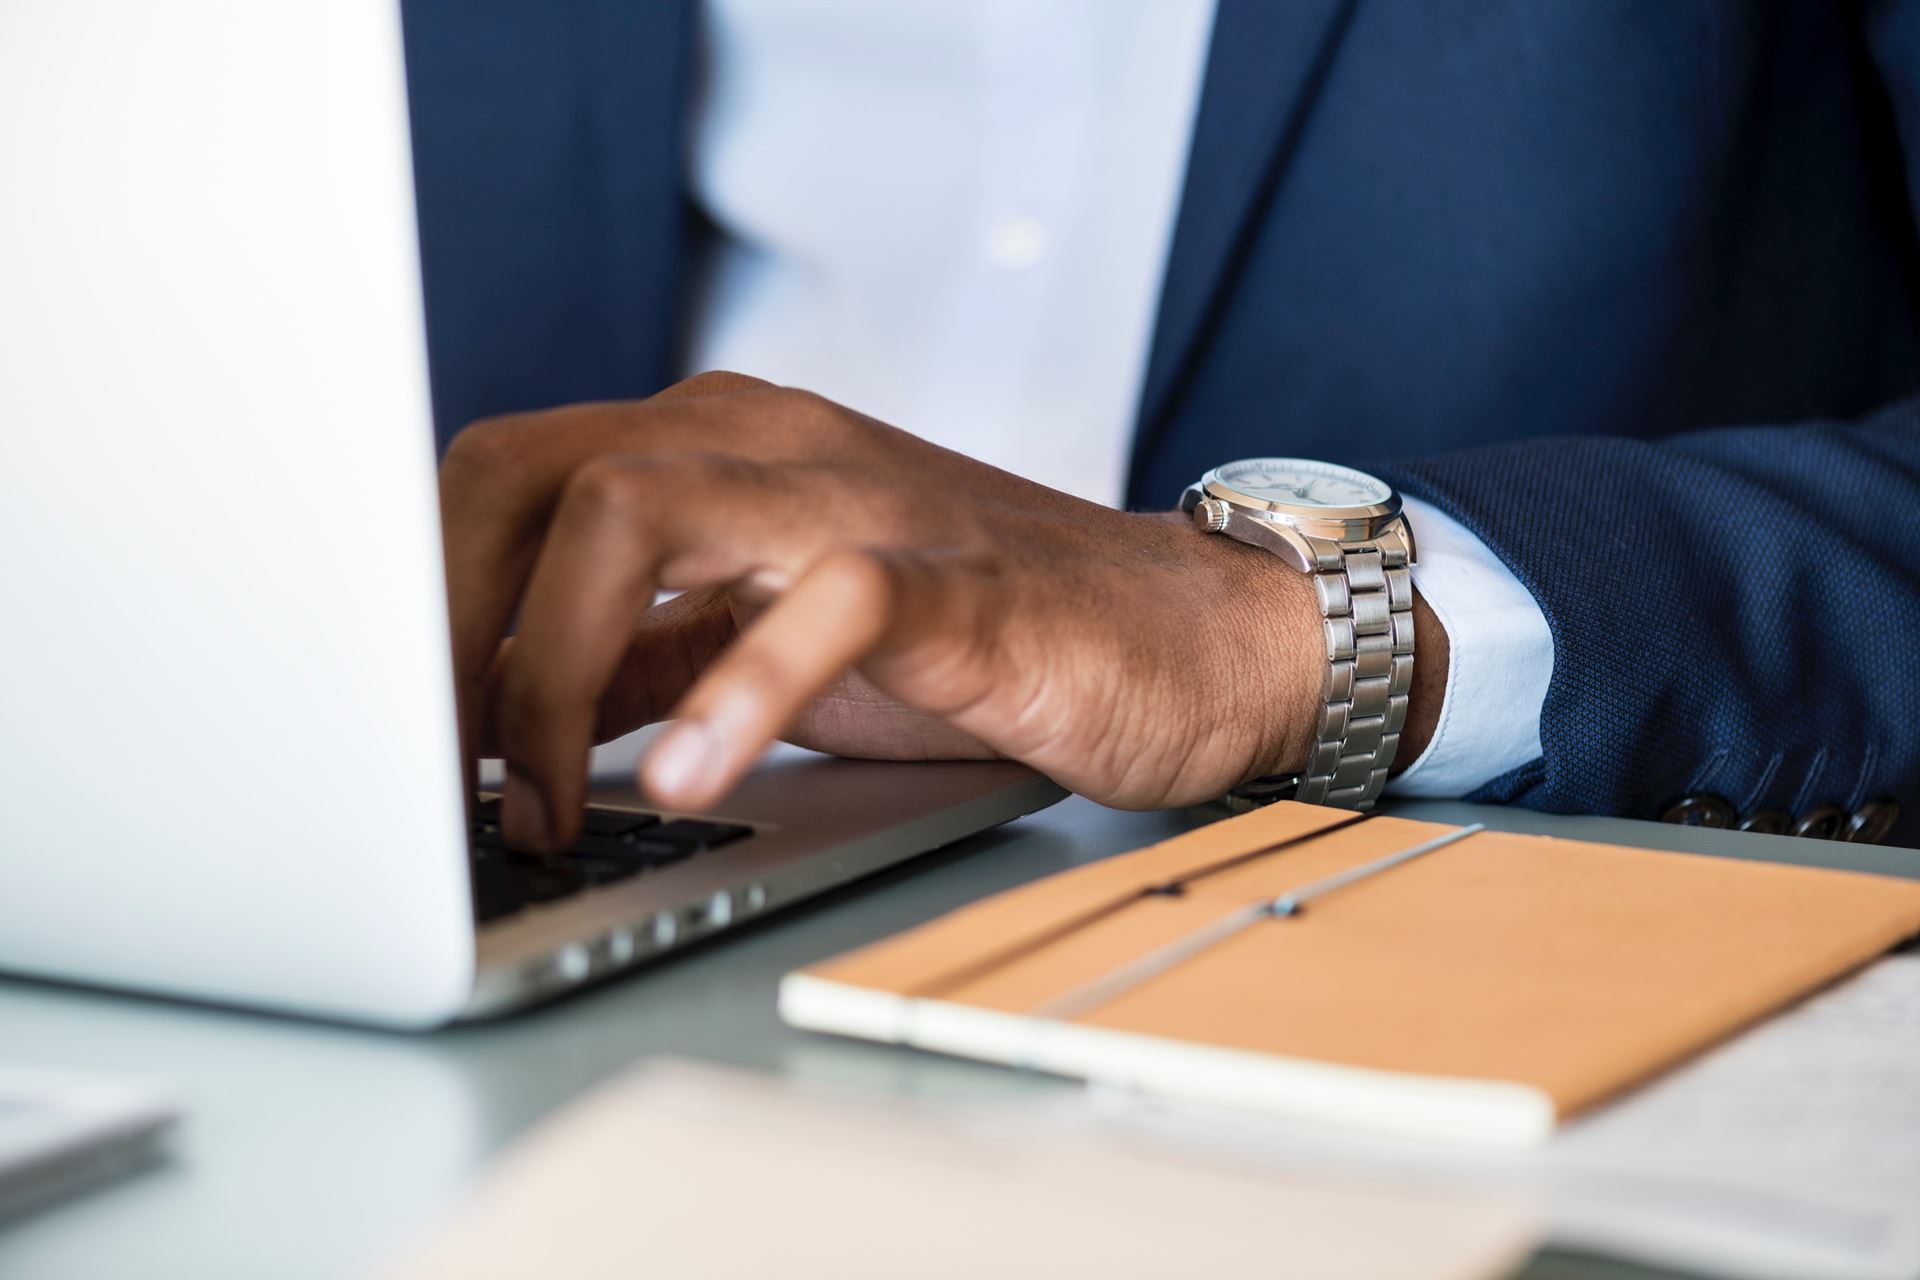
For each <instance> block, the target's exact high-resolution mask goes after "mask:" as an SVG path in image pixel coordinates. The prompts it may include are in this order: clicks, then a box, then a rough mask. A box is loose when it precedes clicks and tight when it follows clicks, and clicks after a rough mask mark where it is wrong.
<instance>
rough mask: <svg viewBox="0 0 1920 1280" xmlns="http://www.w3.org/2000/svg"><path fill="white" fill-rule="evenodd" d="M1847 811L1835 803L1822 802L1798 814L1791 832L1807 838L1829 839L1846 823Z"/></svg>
mask: <svg viewBox="0 0 1920 1280" xmlns="http://www.w3.org/2000/svg"><path fill="white" fill-rule="evenodd" d="M1846 821H1847V811H1846V810H1845V809H1842V808H1841V807H1840V806H1839V805H1837V804H1823V805H1821V806H1819V807H1818V808H1815V809H1809V810H1807V811H1806V812H1805V813H1803V814H1801V815H1800V821H1798V822H1796V823H1794V824H1793V831H1792V832H1791V834H1793V835H1796V836H1801V837H1803V838H1805V839H1808V840H1831V839H1833V838H1834V837H1835V836H1837V835H1839V834H1840V828H1841V827H1843V826H1845V825H1846Z"/></svg>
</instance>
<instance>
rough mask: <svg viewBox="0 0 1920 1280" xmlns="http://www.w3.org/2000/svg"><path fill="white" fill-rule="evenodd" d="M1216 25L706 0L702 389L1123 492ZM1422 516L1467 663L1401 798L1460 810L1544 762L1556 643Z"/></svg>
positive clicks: (1455, 643)
mask: <svg viewBox="0 0 1920 1280" xmlns="http://www.w3.org/2000/svg"><path fill="white" fill-rule="evenodd" d="M1212 19H1213V0H912V2H910V3H903V2H902V0H809V3H806V4H794V3H792V0H707V3H706V5H705V7H704V56H705V70H704V82H703V85H702V89H701V93H700V99H699V102H698V104H697V107H696V112H695V119H694V132H693V146H692V167H693V173H692V181H693V188H694V194H695V198H696V199H697V200H698V202H699V203H700V205H701V206H702V208H703V209H704V211H705V212H706V214H707V215H708V217H710V218H711V219H712V220H713V222H714V223H715V225H716V226H717V227H718V228H719V230H720V236H719V238H718V243H717V244H716V245H715V247H714V249H713V252H712V255H711V257H710V259H709V260H708V261H707V262H706V263H705V264H703V265H704V276H703V278H702V281H701V288H700V290H699V297H698V302H697V306H696V311H695V315H694V324H693V332H692V342H691V345H690V351H689V372H692V371H695V370H700V369H735V370H739V371H740V372H743V373H751V374H754V375H756V376H758V377H762V378H768V379H771V380H773V381H775V382H780V383H786V384H790V385H796V386H804V387H807V388H809V389H811V390H814V391H818V392H820V393H821V394H823V395H826V396H829V397H831V398H832V399H835V400H838V401H840V402H842V403H844V404H848V405H851V406H853V407H854V408H857V409H859V410H860V411H862V412H864V413H868V414H871V415H873V416H874V417H877V418H881V419H883V420H885V421H887V422H891V423H894V424H895V425H897V426H901V427H904V428H906V429H907V430H909V431H912V432H914V433H915V434H916V435H920V436H924V437H926V438H927V439H930V440H934V441H936V442H938V443H940V444H942V445H945V446H947V447H949V448H952V449H956V450H959V451H960V452H963V453H967V454H970V455H971V456H973V457H976V458H980V459H982V460H983V461H986V462H990V463H992V464H993V465H995V466H998V467H1003V468H1005V469H1007V470H1009V471H1014V472H1018V473H1020V474H1021V475H1025V476H1027V477H1029V478H1031V479H1034V480H1037V481H1039V482H1041V483H1042V484H1046V485H1050V486H1052V487H1053V488H1056V489H1061V490H1064V491H1066V492H1068V493H1073V494H1078V495H1079V496H1081V497H1083V498H1088V499H1092V500H1094V501H1097V502H1103V503H1109V504H1112V503H1116V502H1118V501H1119V500H1120V499H1121V496H1122V493H1123V491H1124V487H1125V481H1126V472H1127V460H1128V457H1129V454H1130V452H1131V444H1132V436H1133V426H1134V413H1135V410H1136V407H1137V401H1138V399H1139V394H1140V384H1141V380H1142V378H1143V377H1144V376H1145V370H1146V363H1147V354H1148V348H1149V345H1150V343H1151V341H1152V336H1153V322H1154V314H1155V311H1156V308H1157V306H1158V302H1159V294H1160V276H1161V271H1162V269H1163V267H1164V266H1165V263H1166V257H1167V250H1168V247H1169V244H1170V242H1171V239H1172V234H1173V225H1174V219H1175V215H1176V213H1177V211H1178V203H1179V193H1180V189H1181V186H1182V182H1183V178H1184V174H1185V168H1186V159H1187V146H1188V140H1189V137H1190V135H1191V133H1192V129H1193V120H1194V115H1195V110H1196V107H1197V105H1198V100H1199V93H1200V85H1201V81H1202V76H1203V73H1204V69H1205V63H1206V49H1207V39H1208V35H1209V33H1210V29H1211V26H1212ZM1274 451H1275V452H1276V453H1284V452H1285V451H1286V450H1285V443H1284V441H1276V442H1275V450H1274ZM1220 461H1222V462H1227V461H1231V459H1226V458H1222V459H1220ZM1174 496H1175V495H1172V494H1169V495H1167V497H1168V501H1169V502H1171V501H1172V499H1173V497H1174ZM1407 508H1408V518H1409V520H1410V522H1411V523H1412V525H1413V528H1414V531H1415V535H1416V538H1417V540H1418V543H1419V550H1420V562H1419V564H1418V565H1417V566H1416V567H1415V570H1414V575H1415V581H1416V582H1417V583H1418V585H1419V587H1420V590H1421V593H1422V595H1423V596H1424V597H1425V599H1426V600H1427V602H1428V603H1429V605H1431V606H1432V608H1433V610H1434V613H1435V614H1436V615H1437V616H1438V617H1439V618H1440V620H1441V623H1442V625H1443V626H1445V628H1446V630H1447V635H1448V639H1449V642H1450V644H1451V647H1452V664H1451V669H1450V671H1449V673H1448V679H1447V697H1446V701H1445V704H1444V707H1443V709H1442V715H1441V723H1440V728H1439V731H1438V732H1437V733H1436V734H1435V736H1434V739H1433V742H1432V743H1431V745H1430V746H1429V747H1428V748H1427V750H1426V751H1425V752H1424V753H1423V754H1422V756H1421V758H1420V759H1419V760H1417V761H1415V762H1414V763H1413V765H1412V766H1411V767H1409V768H1408V769H1407V770H1406V771H1405V772H1404V773H1402V774H1401V775H1400V777H1398V778H1397V779H1395V781H1394V783H1393V787H1392V789H1393V790H1394V791H1395V792H1396V793H1399V794H1405V795H1431V796H1454V795H1460V794H1463V793H1464V792H1466V791H1469V790H1471V789H1472V788H1473V787H1475V786H1477V785H1479V784H1480V783H1482V782H1484V781H1486V780H1488V779H1490V778H1493V777H1495V776H1497V775H1499V774H1500V773H1503V772H1505V771H1506V770H1508V769H1511V768H1513V767H1515V766H1518V765H1521V764H1524V763H1526V762H1527V761H1529V760H1531V759H1533V758H1535V757H1536V756H1538V755H1539V754H1540V733H1539V720H1540V707H1541V705H1542V703H1543V701H1544V700H1545V696H1546V684H1547V677H1548V675H1549V674H1550V672H1551V670H1552V664H1553V642H1552V638H1551V636H1550V635H1549V634H1548V631H1547V626H1546V622H1545V620H1544V619H1543V618H1542V616H1541V614H1540V610H1539V607H1538V606H1537V605H1536V604H1535V603H1534V601H1533V598H1532V596H1531V595H1530V594H1529V593H1528V592H1527V591H1526V589H1525V588H1524V587H1522V586H1521V585H1520V583H1519V581H1518V580H1517V579H1515V578H1514V576H1513V574H1512V573H1511V572H1509V571H1508V570H1507V568H1506V567H1505V566H1504V565H1503V564H1501V562H1500V561H1499V560H1498V559H1496V558H1495V557H1494V556H1493V555H1492V554H1491V553H1490V552H1488V551H1487V549H1486V548H1485V547H1484V546H1482V545H1481V544H1480V542H1479V541H1478V539H1476V538H1475V537H1474V536H1473V535H1472V534H1470V533H1468V532H1467V531H1466V530H1465V529H1463V528H1462V527H1461V526H1460V525H1459V524H1457V523H1456V522H1454V521H1452V520H1450V519H1448V518H1446V517H1445V516H1443V515H1441V514H1440V513H1439V512H1437V511H1434V510H1432V509H1431V508H1429V507H1427V506H1425V505H1424V504H1421V503H1418V502H1413V501H1409V502H1408V504H1407ZM1416 661H1417V658H1416Z"/></svg>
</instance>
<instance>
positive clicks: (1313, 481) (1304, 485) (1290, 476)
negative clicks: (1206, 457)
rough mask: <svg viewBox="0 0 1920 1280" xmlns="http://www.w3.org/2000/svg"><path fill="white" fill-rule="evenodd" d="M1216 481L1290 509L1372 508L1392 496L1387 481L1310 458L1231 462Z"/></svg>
mask: <svg viewBox="0 0 1920 1280" xmlns="http://www.w3.org/2000/svg"><path fill="white" fill-rule="evenodd" d="M1214 479H1215V480H1216V481H1217V482H1218V483H1220V484H1221V485H1223V486H1225V487H1226V488H1228V489H1231V490H1232V491H1233V492H1234V493H1237V494H1240V495H1242V496H1244V497H1247V498H1251V499H1253V500H1254V501H1256V502H1280V503H1285V504H1286V505H1287V506H1290V507H1373V506H1378V505H1380V504H1381V503H1383V502H1385V501H1387V500H1388V499H1389V498H1391V497H1392V496H1393V490H1392V489H1391V488H1390V487H1389V486H1388V485H1387V482H1386V481H1384V480H1376V479H1374V478H1373V477H1372V476H1370V475H1368V474H1366V473H1365V472H1364V471H1355V470H1354V469H1353V468H1352V467H1338V466H1335V465H1334V464H1333V463H1331V462H1314V461H1312V460H1311V459H1307V458H1248V459H1246V460H1245V461H1244V462H1230V463H1228V464H1227V465H1226V466H1224V467H1221V468H1220V469H1219V470H1218V471H1216V472H1214Z"/></svg>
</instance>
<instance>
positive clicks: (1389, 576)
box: [1226, 542, 1413, 810]
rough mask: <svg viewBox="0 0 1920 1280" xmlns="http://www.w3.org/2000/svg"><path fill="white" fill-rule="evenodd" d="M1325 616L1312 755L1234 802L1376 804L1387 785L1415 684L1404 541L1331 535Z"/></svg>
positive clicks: (1320, 589) (1232, 794)
mask: <svg viewBox="0 0 1920 1280" xmlns="http://www.w3.org/2000/svg"><path fill="white" fill-rule="evenodd" d="M1313 586H1314V593H1315V595H1316V596H1317V597H1318V599H1319V601H1320V612H1321V614H1322V615H1323V617H1324V618H1325V624H1324V625H1325V629H1326V639H1327V676H1326V684H1325V686H1324V688H1323V690H1322V695H1323V697H1322V706H1321V709H1320V723H1319V725H1318V726H1317V730H1316V732H1315V734H1314V744H1313V748H1312V754H1311V755H1310V756H1309V758H1308V761H1307V767H1306V769H1305V770H1303V771H1302V772H1300V773H1287V774H1270V775H1268V776H1266V777H1263V778H1255V779H1253V780H1252V781H1251V782H1245V783H1242V784H1241V785H1239V786H1237V787H1235V788H1234V789H1233V790H1232V791H1229V792H1228V793H1227V796H1226V802H1227V805H1228V807H1229V808H1232V809H1235V810H1245V809H1253V808H1258V807H1259V806H1261V805H1263V804H1271V803H1272V802H1273V801H1275V800H1302V801H1305V802H1307V803H1309V804H1324V805H1333V806H1335V807H1338V808H1343V809H1370V808H1372V807H1373V802H1374V801H1375V800H1376V799H1377V798H1379V795H1380V791H1381V788H1383V787H1385V786H1386V785H1387V770H1388V769H1390V768H1391V767H1392V765H1393V757H1394V753H1395V751H1396V750H1398V748H1399V746H1400V730H1401V727H1402V726H1403V725H1405V724H1406V721H1407V698H1408V694H1409V692H1410V690H1411V689H1412V687H1413V575H1412V570H1410V569H1409V568H1408V567H1407V551H1406V548H1405V546H1404V545H1394V544H1393V543H1391V542H1390V543H1388V544H1386V545H1384V546H1382V545H1376V544H1371V543H1369V544H1366V545H1364V546H1362V547H1357V548H1352V549H1348V548H1342V547H1340V546H1339V545H1338V544H1337V543H1329V544H1327V547H1326V549H1325V550H1323V551H1322V553H1321V555H1320V559H1319V563H1318V565H1317V567H1316V570H1315V572H1314V574H1313Z"/></svg>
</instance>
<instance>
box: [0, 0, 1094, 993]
mask: <svg viewBox="0 0 1920 1280" xmlns="http://www.w3.org/2000/svg"><path fill="white" fill-rule="evenodd" d="M0 175H4V178H0V181H4V183H5V186H6V197H5V199H3V200H0V388H4V398H5V408H4V411H3V412H0V971H6V972H11V973H16V974H27V975H37V976H41V977H47V978H54V979H62V980H68V981H73V982H79V983H87V984H97V985H102V986H109V987H116V988H125V989H132V990H139V991H145V992H155V993H162V994H166V995H171V996H181V997H188V998H193V999H200V1000H209V1001H217V1002H224V1003H233V1004H240V1005H249V1006H256V1007H260V1008H266V1009H273V1010H278V1011H285V1012H292V1013H298V1014H306V1015H314V1016H320V1017H326V1018H335V1019H346V1020H352V1021H359V1022H366V1023H372V1024H379V1025H385V1026H392V1027H407V1028H424V1027H431V1026H436V1025H439V1024H443V1023H446V1022H449V1021H453V1020H457V1019H462V1018H471V1017H481V1016H487V1015H491V1014H497V1013H500V1012H503V1011H506V1010H509V1009H514V1008H517V1007H520V1006H524V1005H527V1004H529V1003H532V1002H535V1001H538V1000H541V999H545V998H547V997H550V996H553V995H555V994H558V993H561V992H564V991H570V990H573V989H576V988H578V987H580V986H581V985H583V984H585V983H590V982H593V981H595V980H597V979H600V978H602V977H605V976H607V975H609V974H612V973H615V972H617V971H619V970H622V969H625V968H627V967H629V966H633V965H636V964H640V963H642V962H645V961H647V960H650V959H652V958H654V957H657V956H660V955H662V954H663V953H669V952H672V951H674V950H676V949H678V948H682V947H685V946H687V945H689V944H690V943H694V942H698V941H700V940H702V939H705V938H709V937H712V936H713V935H716V934H720V933H724V932H725V931H727V930H731V929H737V928H739V927H741V926H742V925H744V924H747V923H749V922H751V921H753V920H755V919H757V918H760V917H762V916H764V915H766V914H767V913H769V912H772V911H777V910H779V909H781V908H783V907H786V906H790V905H792V904H793V903H796V902H799V901H801V900H803V899H805V898H807V897H809V896H812V895H814V894H818V893H820V892H822V891H824V890H827V889H831V888H834V887H835V886H838V885H841V884H844V883H846V882H848V881H850V880H854V879H856V878H858V877H860V876H863V875H867V874H869V873H871V872H874V871H876V870H879V869H881V868H883V867H887V866H890V865H892V864H895V863H898V862H900V861H902V860H904V859H907V858H910V857H913V856H915V855H917V854H920V853H923V852H925V851H927V850H930V849H933V848H935V847H936V846H939V845H943V844H947V843H949V842H951V841H954V840H957V839H959V838H961V837H964V836H966V835H969V834H971V833H974V832H977V831H980V830H983V829H985V828H988V827H991V826H994V825H996V824H998V823H1002V822H1006V821H1008V820H1009V819H1012V818H1015V817H1018V816H1020V815H1022V814H1026V813H1030V812H1032V811H1034V810H1036V809H1039V808H1041V807H1043V806H1045V805H1047V804H1049V803H1051V802H1053V801H1054V800H1056V799H1057V798H1059V797H1060V795H1061V794H1062V793H1061V791H1060V790H1059V788H1057V787H1055V786H1054V785H1053V784H1052V783H1050V782H1048V781H1047V780H1045V779H1044V778H1041V777H1039V776H1038V775H1035V774H1033V773H1031V772H1030V771H1028V770H1026V769H1024V768H1021V767H1019V766H1017V765H1014V764H1010V763H993V762H983V763H959V762H956V763H950V764H938V763H936V764H924V765H921V764H882V763H874V762H855V761H838V760H830V759H826V758H823V757H818V756H813V755H811V754H809V753H805V752H799V751H795V750H786V751H780V752H776V753H775V754H774V756H773V757H771V758H770V759H769V760H768V761H767V762H766V763H765V764H764V765H763V766H762V767H761V768H760V769H759V770H758V771H757V772H756V773H755V774H754V775H752V776H751V777H750V778H749V779H748V780H747V781H746V782H745V783H744V784H743V785H742V787H741V788H740V789H739V790H738V791H737V792H736V794H735V795H734V796H733V797H731V798H730V799H729V800H727V801H726V802H724V803H723V804H721V805H720V806H719V807H718V809H717V810H716V811H714V812H710V813H693V814H689V813H677V812H661V811H659V810H657V809H653V808H650V807H649V806H647V805H646V804H645V803H644V802H643V801H642V800H641V798H640V797H639V795H637V794H636V793H634V792H632V791H631V790H629V789H626V788H625V787H623V786H622V785H620V784H619V783H618V782H611V783H608V784H606V785H601V786H599V787H597V789H596V791H595V801H596V806H597V807H596V810H595V811H594V812H593V813H591V814H590V815H589V818H588V823H587V829H588V835H587V836H586V837H585V838H584V840H583V843H582V847H581V848H580V849H578V850H576V851H574V852H573V853H570V854H568V855H564V856H560V857H554V858H531V857H524V856H522V855H520V854H517V853H515V852H514V851H512V850H509V849H507V848H506V847H505V846H504V845H503V844H501V843H500V841H499V839H498V831H497V825H496V824H494V823H493V822H492V817H493V814H492V812H491V810H490V808H489V806H488V805H486V804H484V803H483V804H482V805H481V807H480V810H479V813H478V822H477V825H476V826H475V827H474V828H473V829H472V830H470V829H469V822H468V810H467V805H466V794H465V791H466V788H465V780H464V779H463V777H462V773H461V767H460V763H459V759H458V749H457V745H456V741H457V736H456V728H455V722H454V698H453V687H452V677H451V668H450V657H449V641H448V623H447V610H446V596H445V584H444V580H443V577H442V567H441V549H440V543H439V519H438V512H437V508H436V498H437V493H436V482H435V457H434V449H433V443H432V427H431V413H430V407H431V406H430V403H429V398H428V379H427V361H426V353H425V352H426V348H425V337H424V320H423V315H422V311H423V308H422V302H421V297H420V288H419V264H418V246H417V242H416V228H415V221H414V212H413V185H412V170H411V161H410V156H409V150H408V129H407V105H406V96H405V81H404V72H403V64H402V58H401V44H400V23H399V14H398V9H397V6H396V5H395V4H393V3H391V0H305V2H303V3H289V4H273V5H259V4H252V3H244V2H242V0H233V2H232V3H207V4H195V5H151V4H146V3H142V2H141V0H91V2H89V3H85V4H75V3H69V2H68V0H27V2H26V3H17V4H8V5H6V6H4V7H3V8H0ZM643 746H644V741H642V740H635V741H630V742H627V743H624V744H621V749H622V750H624V751H625V753H626V759H627V760H628V761H630V760H631V758H632V756H633V755H634V754H635V753H636V752H637V751H638V750H639V749H640V748H642V747H643ZM616 754H618V753H617V752H616ZM602 759H603V761H605V760H606V759H608V757H607V756H606V755H605V754H604V753H603V756H602ZM612 776H613V777H615V778H619V777H625V776H630V774H628V773H627V772H626V770H625V768H624V765H622V764H618V763H616V765H615V766H614V771H613V774H612Z"/></svg>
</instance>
